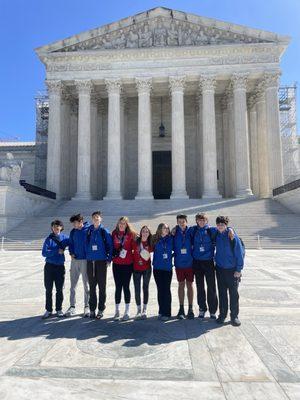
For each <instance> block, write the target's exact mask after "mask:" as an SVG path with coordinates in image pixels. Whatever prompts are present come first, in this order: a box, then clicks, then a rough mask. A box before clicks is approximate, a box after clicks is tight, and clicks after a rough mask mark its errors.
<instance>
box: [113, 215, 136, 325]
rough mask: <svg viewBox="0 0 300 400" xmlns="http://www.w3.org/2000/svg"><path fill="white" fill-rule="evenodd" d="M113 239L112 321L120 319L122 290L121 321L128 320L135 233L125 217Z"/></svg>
mask: <svg viewBox="0 0 300 400" xmlns="http://www.w3.org/2000/svg"><path fill="white" fill-rule="evenodd" d="M112 238H113V259H112V261H113V275H114V280H115V285H116V291H115V303H116V312H115V316H114V319H115V320H116V321H117V320H119V319H120V303H121V295H122V290H123V292H124V298H125V312H124V315H123V318H122V320H123V321H127V320H128V319H129V305H130V289H129V285H130V279H131V275H132V272H133V244H134V241H135V239H136V233H135V231H134V230H133V228H132V226H131V225H130V223H129V219H128V218H127V217H121V218H120V219H119V220H118V222H117V225H116V228H115V230H114V231H113V232H112Z"/></svg>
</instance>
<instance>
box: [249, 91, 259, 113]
mask: <svg viewBox="0 0 300 400" xmlns="http://www.w3.org/2000/svg"><path fill="white" fill-rule="evenodd" d="M256 100H257V95H256V93H253V94H251V95H250V96H249V97H248V99H247V106H248V108H249V110H252V109H253V108H254V107H255V105H256Z"/></svg>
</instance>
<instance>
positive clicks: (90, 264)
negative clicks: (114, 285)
mask: <svg viewBox="0 0 300 400" xmlns="http://www.w3.org/2000/svg"><path fill="white" fill-rule="evenodd" d="M87 275H88V280H89V287H90V300H89V306H90V310H91V311H92V312H94V311H95V310H96V307H97V285H98V288H99V300H98V310H99V311H104V310H105V302H106V275H107V263H106V261H103V260H97V261H87Z"/></svg>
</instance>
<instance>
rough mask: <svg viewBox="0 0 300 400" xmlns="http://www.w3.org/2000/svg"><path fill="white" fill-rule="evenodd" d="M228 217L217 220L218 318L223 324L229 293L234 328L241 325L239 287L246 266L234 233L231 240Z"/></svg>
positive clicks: (238, 240) (220, 217) (240, 245)
mask: <svg viewBox="0 0 300 400" xmlns="http://www.w3.org/2000/svg"><path fill="white" fill-rule="evenodd" d="M228 222H229V219H228V217H224V216H219V217H217V219H216V224H217V229H218V233H217V235H216V253H215V263H216V272H217V281H218V291H219V310H220V314H219V317H218V318H217V322H218V323H219V324H223V323H224V320H225V319H226V317H227V312H228V292H229V300H230V319H231V323H232V325H233V326H239V325H241V322H240V320H239V318H238V315H239V293H238V286H239V281H240V278H241V271H242V269H243V266H244V257H243V248H242V244H241V241H240V239H239V238H238V236H237V235H236V233H235V232H234V235H233V236H232V238H230V230H229V228H228Z"/></svg>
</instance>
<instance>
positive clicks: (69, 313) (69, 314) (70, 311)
mask: <svg viewBox="0 0 300 400" xmlns="http://www.w3.org/2000/svg"><path fill="white" fill-rule="evenodd" d="M75 314H76V310H75V307H70V308H69V309H68V310H67V311H66V313H65V316H66V317H73V316H74V315H75Z"/></svg>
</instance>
